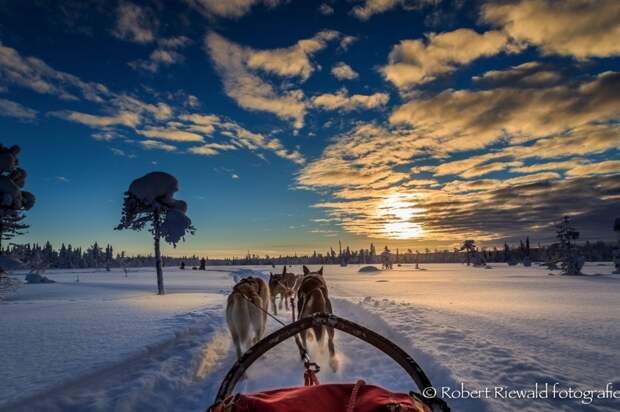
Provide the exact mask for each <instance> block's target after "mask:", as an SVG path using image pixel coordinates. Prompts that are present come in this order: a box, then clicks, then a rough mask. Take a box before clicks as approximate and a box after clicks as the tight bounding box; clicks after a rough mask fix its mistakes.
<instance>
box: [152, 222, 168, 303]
mask: <svg viewBox="0 0 620 412" xmlns="http://www.w3.org/2000/svg"><path fill="white" fill-rule="evenodd" d="M160 225H161V222H160V215H159V212H155V213H154V215H153V238H154V240H155V270H156V271H157V294H158V295H163V294H165V293H166V292H165V290H164V272H163V270H162V267H161V266H162V265H161V251H160V250H159V240H160V237H161V233H160Z"/></svg>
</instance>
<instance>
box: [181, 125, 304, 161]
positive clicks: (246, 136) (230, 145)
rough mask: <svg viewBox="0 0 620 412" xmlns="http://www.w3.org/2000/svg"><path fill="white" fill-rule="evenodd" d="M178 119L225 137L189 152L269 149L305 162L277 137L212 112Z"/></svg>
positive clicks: (210, 154) (207, 153) (199, 153)
mask: <svg viewBox="0 0 620 412" xmlns="http://www.w3.org/2000/svg"><path fill="white" fill-rule="evenodd" d="M179 120H183V121H185V122H187V123H186V124H184V127H185V128H186V129H188V130H195V129H196V128H197V127H200V128H206V129H207V130H208V131H210V132H211V133H212V134H215V135H222V136H224V137H226V138H227V140H224V141H222V142H215V143H207V144H204V145H202V146H195V147H191V148H190V149H189V152H190V153H193V154H197V155H203V156H215V155H217V154H219V153H221V152H223V151H228V150H239V149H246V150H249V151H252V152H257V151H269V152H272V153H273V154H275V155H276V156H278V157H281V158H283V159H286V160H289V161H292V162H294V163H297V164H304V163H305V159H304V157H303V155H302V154H301V153H300V152H299V151H298V150H292V151H290V150H287V149H286V148H285V147H284V145H283V144H282V142H281V141H280V140H279V139H277V138H273V137H271V138H269V137H265V136H264V135H262V134H260V133H254V132H251V131H249V130H247V129H245V128H244V127H242V126H241V125H239V124H238V123H236V122H234V121H231V120H225V119H222V118H221V117H219V116H216V115H212V114H197V113H194V114H186V115H182V116H180V117H179ZM257 155H258V156H259V157H261V156H262V154H261V153H258V154H257Z"/></svg>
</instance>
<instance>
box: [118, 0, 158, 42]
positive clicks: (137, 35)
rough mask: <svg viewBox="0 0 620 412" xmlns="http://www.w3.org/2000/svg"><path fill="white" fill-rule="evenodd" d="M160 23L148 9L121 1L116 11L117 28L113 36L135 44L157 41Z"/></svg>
mask: <svg viewBox="0 0 620 412" xmlns="http://www.w3.org/2000/svg"><path fill="white" fill-rule="evenodd" d="M158 26H159V21H158V19H157V18H156V17H155V14H154V13H153V12H152V10H151V9H149V8H148V7H141V6H138V5H137V4H134V3H130V2H127V1H121V2H120V3H119V5H118V7H117V9H116V26H115V27H114V30H113V31H112V34H113V35H114V36H116V37H117V38H119V39H122V40H128V41H132V42H135V43H150V42H152V41H154V40H155V34H156V32H157V28H158Z"/></svg>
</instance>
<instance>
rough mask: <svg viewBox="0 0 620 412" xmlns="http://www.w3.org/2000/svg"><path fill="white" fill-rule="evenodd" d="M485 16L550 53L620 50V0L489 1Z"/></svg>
mask: <svg viewBox="0 0 620 412" xmlns="http://www.w3.org/2000/svg"><path fill="white" fill-rule="evenodd" d="M481 14H482V19H483V21H484V22H486V23H492V24H495V25H497V26H498V27H501V28H502V29H503V30H504V31H505V32H506V33H507V34H508V35H510V36H511V37H513V38H514V39H516V40H518V41H522V42H527V43H530V44H533V45H535V46H539V47H540V48H541V50H542V51H543V52H544V53H546V54H560V55H567V56H574V57H576V58H578V59H587V58H591V57H611V56H617V55H619V54H620V41H618V39H620V2H618V1H617V0H594V1H591V0H562V1H539V0H519V1H514V2H495V1H489V2H487V3H486V4H485V5H483V6H482V10H481Z"/></svg>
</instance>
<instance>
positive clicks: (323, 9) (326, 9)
mask: <svg viewBox="0 0 620 412" xmlns="http://www.w3.org/2000/svg"><path fill="white" fill-rule="evenodd" d="M319 13H321V14H322V15H324V16H329V15H332V14H334V8H333V7H332V6H330V5H329V4H327V3H321V5H320V6H319Z"/></svg>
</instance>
